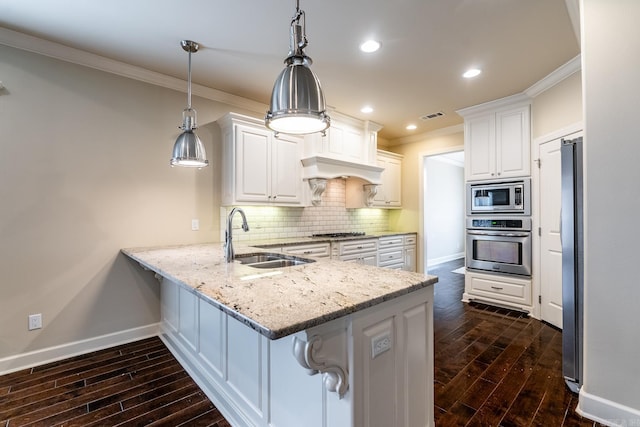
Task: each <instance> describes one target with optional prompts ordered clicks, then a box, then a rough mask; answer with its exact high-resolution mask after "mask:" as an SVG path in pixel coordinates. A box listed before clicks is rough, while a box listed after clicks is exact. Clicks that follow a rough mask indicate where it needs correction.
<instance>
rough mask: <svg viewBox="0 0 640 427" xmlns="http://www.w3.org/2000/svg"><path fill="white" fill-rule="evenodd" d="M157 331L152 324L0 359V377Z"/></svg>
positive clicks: (156, 326)
mask: <svg viewBox="0 0 640 427" xmlns="http://www.w3.org/2000/svg"><path fill="white" fill-rule="evenodd" d="M159 331H160V324H159V323H153V324H151V325H146V326H141V327H139V328H133V329H127V330H125V331H119V332H114V333H111V334H107V335H102V336H99V337H93V338H89V339H86V340H81V341H74V342H70V343H66V344H61V345H57V346H54V347H48V348H43V349H41V350H36V351H30V352H28V353H21V354H17V355H15V356H9V357H5V358H3V359H0V375H4V374H8V373H10V372H15V371H20V370H22V369H27V368H31V367H34V366H39V365H44V364H45V363H50V362H55V361H57V360H62V359H67V358H69V357H73V356H78V355H81V354H85V353H90V352H92V351H97V350H102V349H105V348H109V347H114V346H116V345H121V344H126V343H128V342H132V341H137V340H141V339H144V338H149V337H153V336H157V335H158V334H159Z"/></svg>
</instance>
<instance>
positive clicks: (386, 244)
mask: <svg viewBox="0 0 640 427" xmlns="http://www.w3.org/2000/svg"><path fill="white" fill-rule="evenodd" d="M378 243H379V248H380V250H383V249H384V248H391V247H394V246H402V244H403V238H402V236H389V237H381V238H380V239H379V241H378Z"/></svg>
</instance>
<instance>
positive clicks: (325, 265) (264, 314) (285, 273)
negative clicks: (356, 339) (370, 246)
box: [122, 233, 438, 339]
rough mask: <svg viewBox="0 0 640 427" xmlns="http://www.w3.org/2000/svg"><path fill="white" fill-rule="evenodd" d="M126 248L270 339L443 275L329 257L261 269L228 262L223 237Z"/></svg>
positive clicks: (240, 251)
mask: <svg viewBox="0 0 640 427" xmlns="http://www.w3.org/2000/svg"><path fill="white" fill-rule="evenodd" d="M396 234H398V233H396ZM400 234H402V233H400ZM122 252H123V253H124V254H125V255H127V256H128V257H130V258H132V259H133V260H135V261H137V262H139V263H140V264H141V265H142V266H143V267H144V268H146V269H149V270H152V271H154V272H155V273H157V274H158V275H161V276H163V277H166V278H168V279H170V280H173V281H175V282H176V283H177V284H178V285H179V286H182V287H184V288H185V289H187V290H190V291H192V292H194V293H197V294H198V295H200V296H202V297H203V298H205V299H206V300H208V301H209V302H210V303H211V304H213V305H214V306H217V307H219V308H220V309H222V310H223V311H225V312H226V313H228V314H229V315H231V316H232V317H234V318H236V319H238V320H240V321H242V322H243V323H245V324H246V325H247V326H249V327H251V328H252V329H254V330H256V331H258V332H260V333H261V334H262V335H264V336H266V337H267V338H270V339H278V338H282V337H284V336H287V335H291V334H294V333H296V332H299V331H302V330H305V329H308V328H311V327H313V326H317V325H320V324H322V323H325V322H328V321H330V320H333V319H337V318H339V317H343V316H345V315H348V314H350V313H353V312H356V311H359V310H363V309H365V308H368V307H371V306H373V305H376V304H379V303H381V302H384V301H388V300H390V299H393V298H396V297H399V296H401V295H405V294H407V293H409V292H412V291H415V290H418V289H421V288H424V287H426V286H430V285H433V284H434V283H436V282H437V281H438V278H437V277H435V276H429V275H424V274H419V273H410V272H406V271H398V270H392V269H387V268H380V267H371V266H365V265H359V264H355V263H352V262H342V261H333V260H329V259H326V258H324V259H317V260H316V262H313V263H309V264H304V265H298V266H293V267H283V268H277V269H257V268H253V267H249V266H247V265H242V264H240V263H239V262H237V261H235V262H232V263H226V262H225V260H224V254H223V250H222V245H221V244H220V243H211V244H199V245H186V246H170V247H157V248H130V249H122ZM256 252H265V251H263V250H260V249H256V248H254V247H249V246H242V245H237V247H236V255H237V254H243V253H256Z"/></svg>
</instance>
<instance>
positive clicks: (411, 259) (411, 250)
mask: <svg viewBox="0 0 640 427" xmlns="http://www.w3.org/2000/svg"><path fill="white" fill-rule="evenodd" d="M402 269H403V270H404V271H416V247H415V246H405V248H404V267H403V268H402Z"/></svg>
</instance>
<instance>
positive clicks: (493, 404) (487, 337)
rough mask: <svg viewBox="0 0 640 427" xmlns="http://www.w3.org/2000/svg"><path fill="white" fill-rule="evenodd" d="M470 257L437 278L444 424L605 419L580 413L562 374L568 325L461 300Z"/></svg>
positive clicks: (439, 413)
mask: <svg viewBox="0 0 640 427" xmlns="http://www.w3.org/2000/svg"><path fill="white" fill-rule="evenodd" d="M463 265H464V260H462V259H460V260H456V261H452V262H448V263H445V264H440V265H439V266H437V268H434V269H432V270H430V271H429V273H430V274H435V275H437V276H438V277H439V279H440V281H439V283H437V284H436V286H435V298H434V347H435V350H434V352H435V361H434V365H435V377H434V380H435V384H434V392H435V393H434V394H435V420H436V425H437V426H438V427H441V426H505V427H507V426H518V427H519V426H545V427H547V426H549V427H551V426H553V427H560V426H600V424H598V423H594V422H593V421H590V420H587V419H586V418H582V417H581V416H580V415H578V414H576V412H575V407H576V404H577V403H578V400H577V396H576V395H574V394H572V393H571V392H570V391H569V390H568V389H567V387H566V386H565V384H564V379H563V377H562V333H561V332H560V331H559V330H558V329H556V328H554V327H552V326H549V325H547V324H545V323H543V322H540V321H538V320H535V319H532V318H529V317H527V316H525V315H523V314H521V313H519V312H516V311H510V310H506V309H498V308H494V307H489V306H486V305H481V304H465V303H462V302H460V299H461V297H462V292H463V290H464V275H463V274H457V273H453V272H452V271H453V270H455V269H456V268H458V267H461V266H463Z"/></svg>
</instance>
